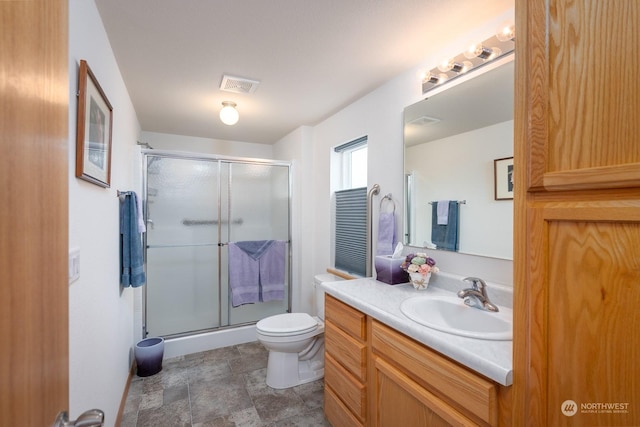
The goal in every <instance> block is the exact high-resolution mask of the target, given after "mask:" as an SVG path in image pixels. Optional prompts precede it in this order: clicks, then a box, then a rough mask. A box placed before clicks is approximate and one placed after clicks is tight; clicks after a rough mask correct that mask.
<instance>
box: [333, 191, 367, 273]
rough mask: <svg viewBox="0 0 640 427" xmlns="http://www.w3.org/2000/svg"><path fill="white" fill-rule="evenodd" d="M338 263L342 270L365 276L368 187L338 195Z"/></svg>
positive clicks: (336, 263) (338, 267) (338, 193)
mask: <svg viewBox="0 0 640 427" xmlns="http://www.w3.org/2000/svg"><path fill="white" fill-rule="evenodd" d="M335 194H336V261H335V266H336V268H337V269H339V270H344V271H347V272H349V273H354V274H358V275H361V276H365V275H366V269H367V263H366V252H367V187H361V188H352V189H349V190H341V191H336V193H335Z"/></svg>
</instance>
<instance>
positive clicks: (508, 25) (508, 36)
mask: <svg viewBox="0 0 640 427" xmlns="http://www.w3.org/2000/svg"><path fill="white" fill-rule="evenodd" d="M496 38H497V39H498V40H500V41H501V42H506V41H508V40H514V39H515V38H516V26H515V24H513V22H505V23H504V24H502V25H501V26H500V29H499V30H498V32H497V33H496Z"/></svg>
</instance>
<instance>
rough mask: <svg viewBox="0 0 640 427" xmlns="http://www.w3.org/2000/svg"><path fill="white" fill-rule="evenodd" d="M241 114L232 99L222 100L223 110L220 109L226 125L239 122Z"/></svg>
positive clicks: (221, 118) (222, 119)
mask: <svg viewBox="0 0 640 427" xmlns="http://www.w3.org/2000/svg"><path fill="white" fill-rule="evenodd" d="M239 118H240V114H238V110H236V103H235V102H231V101H223V102H222V110H220V120H221V121H222V123H224V124H225V125H229V126H233V125H235V124H236V123H238V119H239Z"/></svg>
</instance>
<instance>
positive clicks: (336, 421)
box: [324, 386, 364, 427]
mask: <svg viewBox="0 0 640 427" xmlns="http://www.w3.org/2000/svg"><path fill="white" fill-rule="evenodd" d="M324 414H325V415H326V417H327V419H328V420H329V422H330V423H331V425H332V426H333V427H362V426H364V424H363V423H362V422H360V420H358V419H357V418H356V417H355V416H354V415H353V414H352V413H351V411H349V408H347V407H346V406H345V404H344V403H342V400H340V398H339V397H338V396H337V395H336V393H335V392H334V391H333V390H332V389H331V388H330V387H326V386H325V388H324Z"/></svg>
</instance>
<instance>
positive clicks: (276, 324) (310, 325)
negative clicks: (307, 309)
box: [256, 313, 319, 336]
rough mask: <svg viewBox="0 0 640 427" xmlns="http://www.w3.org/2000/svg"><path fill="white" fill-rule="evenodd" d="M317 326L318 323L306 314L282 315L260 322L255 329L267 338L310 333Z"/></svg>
mask: <svg viewBox="0 0 640 427" xmlns="http://www.w3.org/2000/svg"><path fill="white" fill-rule="evenodd" d="M318 325H319V323H318V321H317V320H316V319H314V318H313V317H311V316H309V315H308V314H307V313H283V314H277V315H275V316H270V317H267V318H266V319H262V320H260V321H259V322H258V323H257V324H256V329H257V330H258V332H259V333H261V334H263V335H267V336H292V335H300V334H305V333H307V332H311V331H313V330H314V329H317V328H318Z"/></svg>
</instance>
